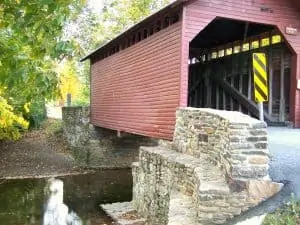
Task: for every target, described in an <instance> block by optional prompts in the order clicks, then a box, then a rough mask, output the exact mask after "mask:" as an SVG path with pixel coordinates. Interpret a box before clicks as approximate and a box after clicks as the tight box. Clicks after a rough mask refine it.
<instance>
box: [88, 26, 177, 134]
mask: <svg viewBox="0 0 300 225" xmlns="http://www.w3.org/2000/svg"><path fill="white" fill-rule="evenodd" d="M181 27H182V22H181V21H179V22H178V23H176V24H174V25H172V26H170V27H168V28H166V29H164V30H162V31H160V32H158V33H155V34H153V35H152V36H151V37H149V38H147V39H145V40H143V41H141V42H139V43H136V44H135V45H133V46H131V47H129V48H127V49H125V50H123V51H120V52H118V53H116V54H114V55H112V56H110V57H107V58H105V59H103V60H100V61H97V62H94V63H93V64H92V66H91V73H92V77H91V112H92V113H91V123H92V124H94V125H96V126H100V127H105V128H109V129H113V130H120V131H125V132H129V133H135V134H140V135H145V136H150V137H155V138H161V139H172V137H173V130H174V124H175V112H176V108H177V107H178V106H179V96H180V68H181V67H180V59H181V57H180V56H181V54H180V49H181V41H180V40H181V32H182V28H181Z"/></svg>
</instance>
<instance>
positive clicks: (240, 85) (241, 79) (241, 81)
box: [239, 72, 244, 112]
mask: <svg viewBox="0 0 300 225" xmlns="http://www.w3.org/2000/svg"><path fill="white" fill-rule="evenodd" d="M243 78H244V75H243V74H242V73H241V72H240V75H239V92H240V93H241V94H243ZM239 111H240V112H242V105H241V104H239Z"/></svg>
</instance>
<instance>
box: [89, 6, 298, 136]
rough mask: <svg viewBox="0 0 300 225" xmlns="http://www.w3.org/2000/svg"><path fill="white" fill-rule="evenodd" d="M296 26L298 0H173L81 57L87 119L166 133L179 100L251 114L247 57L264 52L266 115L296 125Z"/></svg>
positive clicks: (171, 126)
mask: <svg viewBox="0 0 300 225" xmlns="http://www.w3.org/2000/svg"><path fill="white" fill-rule="evenodd" d="M299 29H300V3H299V1H298V0H177V1H175V2H174V3H172V4H170V5H168V6H167V7H165V8H164V9H162V10H160V11H159V12H157V13H155V14H153V15H151V16H150V17H148V18H146V19H145V20H143V21H142V22H140V23H138V24H136V25H135V26H133V27H131V28H130V29H129V30H127V31H125V32H124V33H122V34H121V35H119V36H118V37H116V38H115V39H114V40H112V41H110V42H109V43H107V44H105V45H104V46H102V47H100V48H98V49H97V50H95V51H94V52H92V53H91V54H89V55H88V56H86V57H85V58H84V59H83V60H86V59H90V60H91V123H92V124H94V125H96V126H99V127H104V128H109V129H113V130H117V131H124V132H129V133H135V134H140V135H144V136H149V137H155V138H161V139H172V135H173V129H174V124H175V111H176V108H178V107H185V106H191V107H210V108H216V109H225V110H239V111H242V112H244V113H247V114H249V115H252V116H256V117H257V116H258V108H257V106H256V104H255V102H254V97H253V79H252V68H251V65H252V62H251V58H252V53H253V52H265V53H266V54H267V56H268V62H269V68H268V73H269V93H270V96H269V102H266V103H265V104H264V109H265V119H266V121H267V122H268V123H270V124H278V123H281V124H284V123H292V124H293V125H294V126H295V127H300V90H298V89H297V83H298V80H300V33H299ZM299 84H300V83H299ZM298 88H300V87H298Z"/></svg>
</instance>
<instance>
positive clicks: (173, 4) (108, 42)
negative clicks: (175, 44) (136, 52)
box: [80, 0, 189, 62]
mask: <svg viewBox="0 0 300 225" xmlns="http://www.w3.org/2000/svg"><path fill="white" fill-rule="evenodd" d="M187 1H189V0H176V1H174V2H172V3H170V4H168V5H167V6H165V7H163V8H162V9H160V10H158V11H156V12H154V13H152V14H151V15H149V16H147V17H145V18H144V19H142V20H141V21H140V22H138V23H136V24H134V25H132V26H131V27H129V28H128V29H126V30H125V31H123V32H121V33H120V34H118V35H117V36H116V37H114V38H113V39H111V40H109V41H107V42H106V43H105V44H103V45H101V46H100V47H98V48H96V49H95V50H94V51H92V52H90V53H88V54H87V55H86V56H84V57H83V58H82V59H80V62H83V61H85V60H87V59H89V58H90V57H91V56H92V55H94V54H95V53H96V52H98V51H99V50H100V49H102V48H104V47H106V46H107V45H109V44H110V43H112V42H113V41H115V40H116V39H118V38H121V37H122V36H123V35H125V34H126V33H127V32H130V31H131V30H133V29H135V28H137V27H138V26H139V25H140V24H142V23H143V22H146V21H147V20H149V19H150V18H151V17H154V16H155V15H157V14H159V13H160V12H162V11H164V10H167V9H168V8H173V7H175V6H177V5H179V4H180V3H183V2H187Z"/></svg>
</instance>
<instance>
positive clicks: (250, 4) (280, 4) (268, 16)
mask: <svg viewBox="0 0 300 225" xmlns="http://www.w3.org/2000/svg"><path fill="white" fill-rule="evenodd" d="M263 5H265V6H266V7H269V8H271V9H272V10H273V13H269V12H261V10H260V8H261V6H263ZM216 17H224V18H230V19H236V20H245V21H250V22H256V23H264V24H271V25H276V26H277V27H278V28H279V30H280V31H281V32H282V33H283V34H284V36H285V38H286V40H287V41H288V42H289V44H290V46H291V47H292V48H293V49H294V51H295V52H296V54H295V56H294V57H293V60H292V65H293V67H294V68H293V69H292V79H291V104H292V105H291V117H292V118H291V120H292V121H294V122H295V125H296V126H297V127H300V92H299V90H296V80H297V79H300V57H299V55H300V34H299V33H298V34H297V35H285V28H286V26H293V27H296V28H298V29H299V30H300V12H299V11H298V10H297V8H296V7H295V5H294V4H293V3H292V2H291V1H290V0H256V1H253V0H243V1H241V0H197V1H196V0H190V1H188V2H187V3H186V5H185V7H184V10H183V25H182V27H183V37H182V68H181V98H180V105H181V106H186V105H187V92H188V90H187V87H188V85H187V84H188V82H187V78H188V53H189V42H190V41H191V40H192V39H193V38H194V37H195V36H196V35H197V34H198V33H199V32H200V31H201V30H203V29H204V28H205V27H206V26H207V25H208V24H209V23H210V22H211V21H212V20H213V19H215V18H216Z"/></svg>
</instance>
